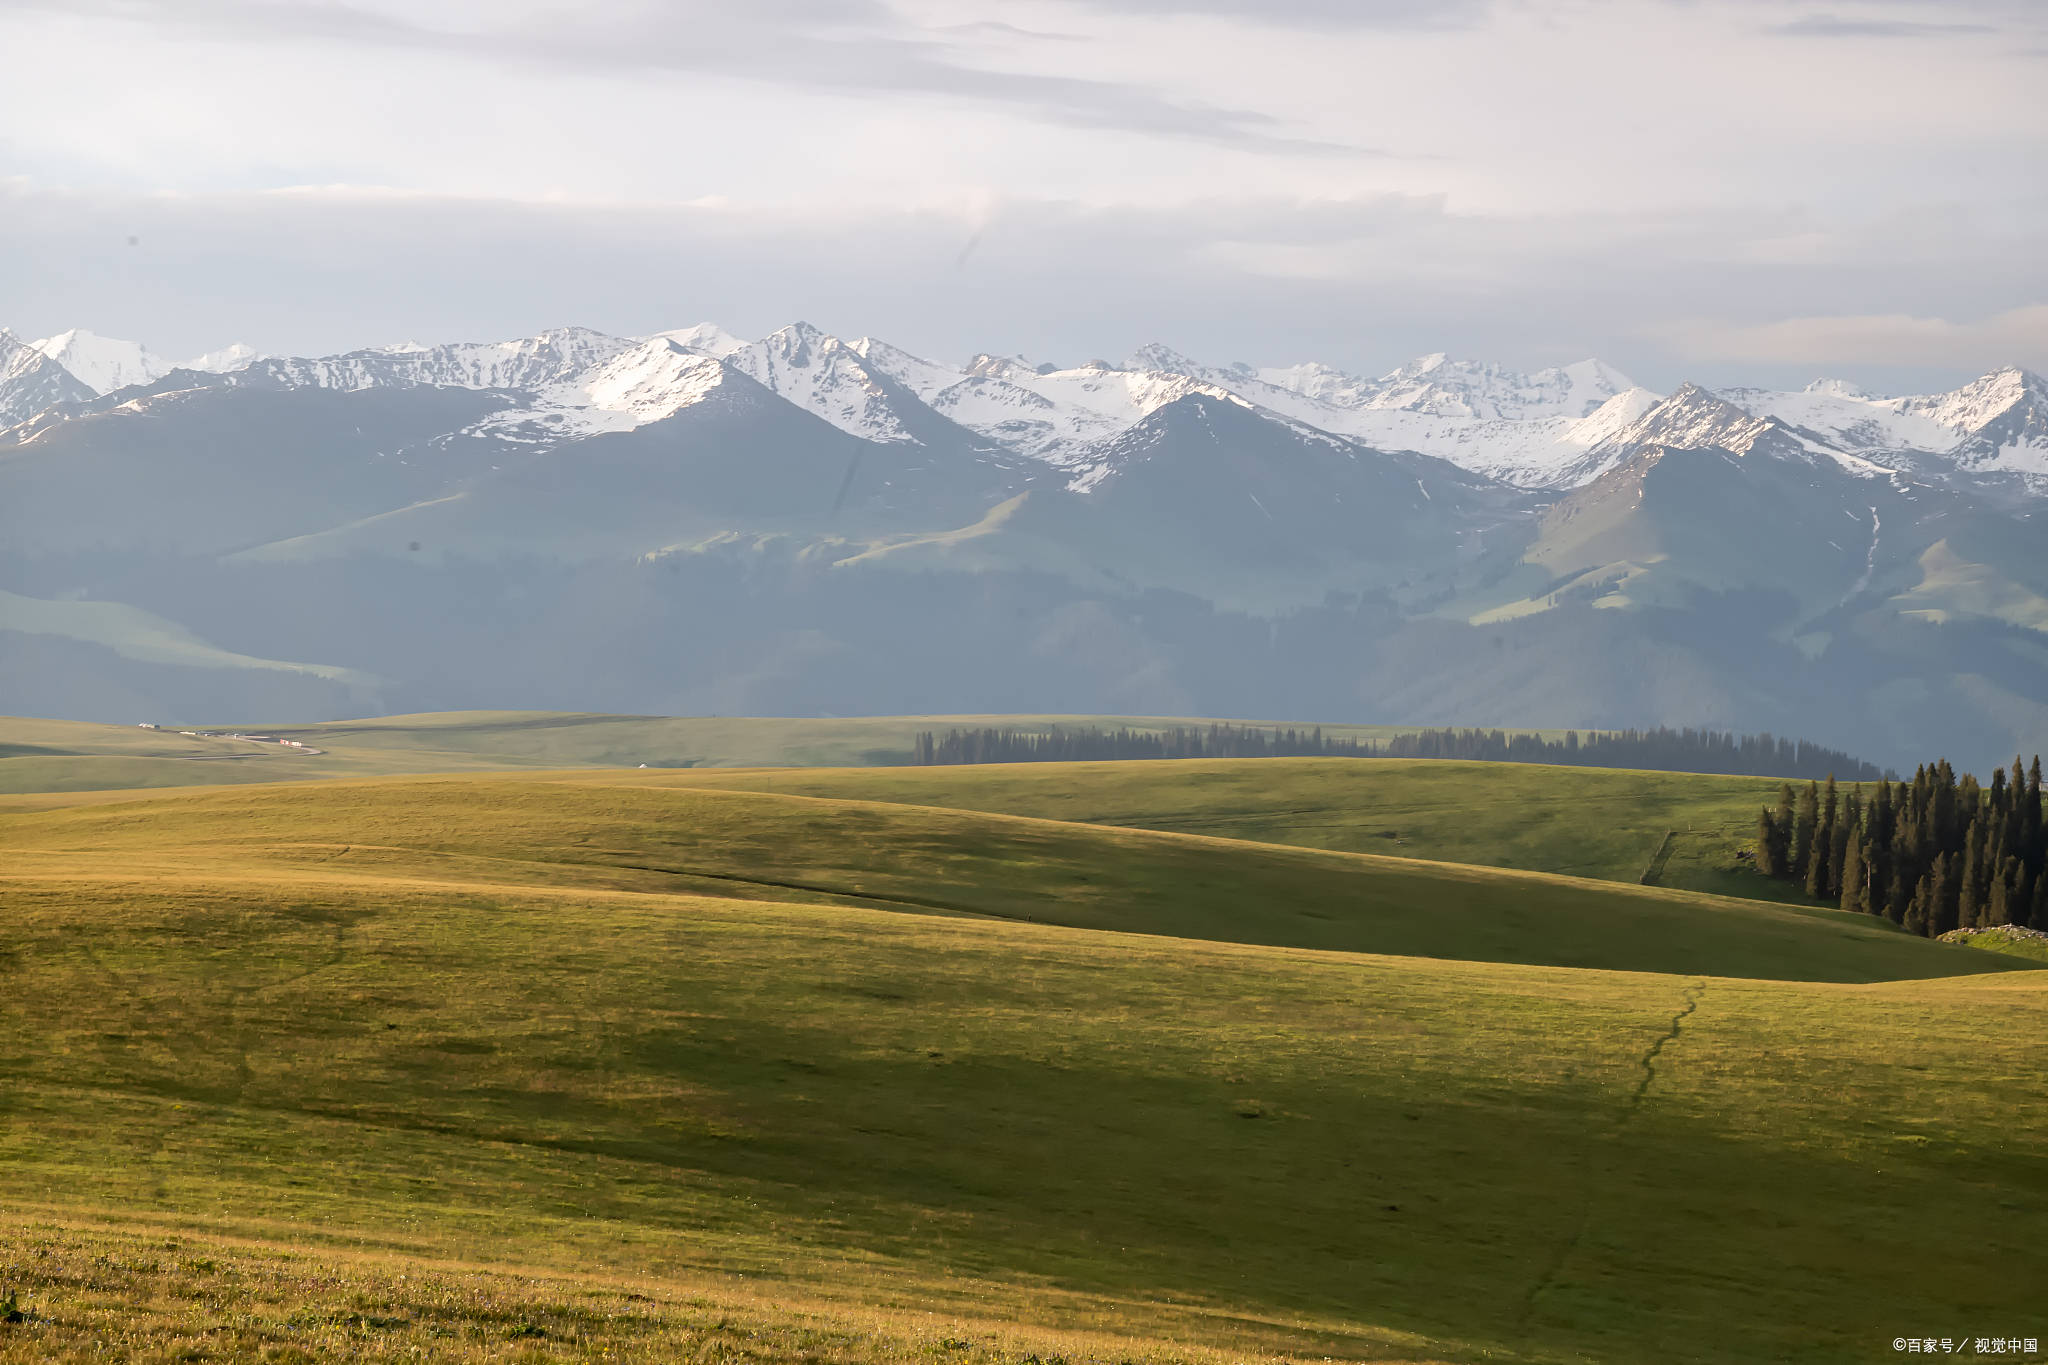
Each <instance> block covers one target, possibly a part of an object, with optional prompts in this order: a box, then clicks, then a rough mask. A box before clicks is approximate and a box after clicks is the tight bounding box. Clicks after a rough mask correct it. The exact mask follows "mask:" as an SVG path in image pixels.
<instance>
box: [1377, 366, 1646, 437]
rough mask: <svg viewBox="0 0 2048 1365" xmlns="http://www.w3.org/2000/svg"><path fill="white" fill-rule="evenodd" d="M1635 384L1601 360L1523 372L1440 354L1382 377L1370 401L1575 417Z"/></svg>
mask: <svg viewBox="0 0 2048 1365" xmlns="http://www.w3.org/2000/svg"><path fill="white" fill-rule="evenodd" d="M1634 387H1635V383H1634V381H1632V380H1631V379H1629V377H1628V376H1627V375H1625V374H1622V373H1621V372H1620V371H1619V370H1617V369H1615V368H1614V367H1613V366H1611V365H1608V364H1606V363H1605V362H1603V361H1598V360H1581V361H1578V362H1576V363H1574V364H1571V365H1564V366H1559V367H1555V368H1552V369H1547V370H1538V371H1536V372H1535V373H1534V374H1520V373H1517V372H1516V371H1514V370H1509V369H1506V368H1504V367H1502V366H1499V365H1495V364H1492V363H1490V362H1481V361H1472V360H1452V359H1450V358H1449V357H1447V356H1445V355H1443V354H1441V353H1437V354H1433V355H1426V356H1423V357H1421V358H1420V359H1417V360H1411V361H1409V362H1408V363H1407V364H1406V365H1403V366H1401V367H1400V368H1399V369H1397V370H1394V371H1392V372H1391V373H1389V374H1387V375H1385V376H1384V377H1382V378H1381V380H1380V383H1379V386H1378V391H1377V392H1376V393H1374V394H1373V395H1372V397H1371V398H1370V399H1369V400H1368V406H1371V407H1375V408H1390V409H1398V410H1400V411H1404V412H1419V413H1427V414H1430V415H1432V416H1438V417H1469V418H1481V419H1487V418H1490V419H1498V420H1506V421H1529V420H1532V419H1536V418H1541V417H1568V418H1574V419H1576V418H1580V417H1586V416H1589V415H1591V414H1592V412H1593V411H1594V410H1595V409H1597V408H1598V407H1600V405H1601V404H1603V403H1605V402H1606V401H1607V400H1608V399H1610V398H1612V397H1614V396H1615V395H1616V394H1618V393H1624V392H1626V391H1627V390H1629V389H1632V388H1634Z"/></svg>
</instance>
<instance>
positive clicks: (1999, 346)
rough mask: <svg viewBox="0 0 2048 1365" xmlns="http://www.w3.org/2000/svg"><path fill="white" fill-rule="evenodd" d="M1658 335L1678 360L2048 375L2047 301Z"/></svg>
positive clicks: (1706, 324) (1678, 328)
mask: <svg viewBox="0 0 2048 1365" xmlns="http://www.w3.org/2000/svg"><path fill="white" fill-rule="evenodd" d="M1659 330H1660V331H1661V332H1662V333H1663V335H1664V336H1665V337H1666V338H1667V339H1668V340H1670V341H1671V342H1672V343H1674V344H1675V345H1676V346H1677V347H1678V349H1679V350H1680V351H1681V352H1682V353H1683V354H1685V355H1687V356H1690V357H1692V358H1694V359H1697V360H1705V361H1727V360H1739V361H1743V362H1745V363H1764V364H1777V365H1801V366H1818V367H1827V366H1836V365H1878V366H1885V367H1904V366H1926V367H1931V368H1943V369H1961V370H1977V371H1981V370H1989V369H1993V368H1995V367H1997V366H2000V365H2013V364H2018V365H2025V366H2028V367H2029V368H2033V369H2048V303H2037V304H2028V305H2026V306H2024V307H2020V308H2013V309H2010V310H2008V311H2006V312H2003V313H1998V314H1994V315H1992V316H1990V317H1986V318H1982V319H1979V320H1978V321H1975V322H1952V321H1950V320H1948V319H1947V318H1939V317H1918V316H1914V315H1912V314H1908V313H1882V314H1866V315H1863V316H1854V317H1849V316H1843V317H1799V318H1783V319H1780V320H1778V321H1775V322H1766V323H1758V324H1747V325H1744V324H1731V323H1725V322H1712V321H1698V320H1695V321H1688V322H1682V323H1678V324H1675V325H1672V326H1670V327H1668V328H1664V329H1659Z"/></svg>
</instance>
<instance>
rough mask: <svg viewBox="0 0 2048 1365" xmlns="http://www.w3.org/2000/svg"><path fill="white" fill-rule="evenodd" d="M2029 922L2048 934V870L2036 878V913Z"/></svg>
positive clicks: (2033, 926) (2030, 925)
mask: <svg viewBox="0 0 2048 1365" xmlns="http://www.w3.org/2000/svg"><path fill="white" fill-rule="evenodd" d="M2027 924H2028V926H2029V927H2031V928H2035V929H2039V930H2040V931H2041V932H2042V933H2044V934H2048V872H2043V873H2042V874H2041V875H2040V876H2038V877H2036V878H2034V914H2033V917H2032V918H2031V919H2029V920H2028V921H2027Z"/></svg>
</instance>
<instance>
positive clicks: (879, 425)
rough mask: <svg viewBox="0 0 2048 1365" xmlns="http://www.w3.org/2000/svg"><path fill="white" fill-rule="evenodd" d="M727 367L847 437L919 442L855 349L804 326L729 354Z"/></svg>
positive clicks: (890, 395)
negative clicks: (828, 424) (819, 418)
mask: <svg viewBox="0 0 2048 1365" xmlns="http://www.w3.org/2000/svg"><path fill="white" fill-rule="evenodd" d="M726 363H727V364H729V365H731V366H732V367H733V368H734V369H736V370H738V371H739V372H740V373H741V374H744V375H746V376H747V377H748V378H749V379H752V380H754V381H756V382H757V383H759V384H760V385H762V387H764V388H766V389H768V390H769V391H770V392H772V393H774V394H777V395H779V396H780V397H782V398H784V399H787V400H788V401H789V402H791V403H794V404H796V405H797V406H798V407H800V408H803V409H804V410H806V411H808V412H810V413H813V414H815V415H816V416H819V417H822V418H824V419H825V420H826V421H828V422H830V423H831V424H832V425H833V426H835V427H838V428H839V429H840V430H841V431H844V432H846V433H848V434H849V435H853V436H858V437H860V438H861V439H862V440H866V441H877V442H880V443H882V444H885V445H916V444H921V443H920V442H919V441H918V439H917V438H916V437H915V436H914V435H912V434H911V431H910V428H909V427H908V426H906V425H905V421H904V414H903V413H901V412H899V411H898V405H897V403H896V401H895V397H896V395H895V393H892V392H891V389H892V388H893V387H894V386H892V385H890V384H887V383H885V382H884V381H883V379H882V378H881V377H880V376H879V374H878V372H877V371H876V370H873V369H871V368H870V367H869V366H868V363H867V361H866V359H865V358H864V357H863V356H862V355H861V354H860V353H859V352H858V351H856V350H854V349H853V348H852V347H851V346H848V345H847V344H846V343H845V342H843V341H841V340H840V339H839V338H837V337H835V336H832V335H830V334H828V333H826V332H822V331H820V330H819V329H818V328H816V327H813V326H812V325H811V324H810V323H808V322H793V323H791V324H790V325H789V326H787V327H783V328H781V329H779V330H777V331H774V332H771V333H769V334H768V335H767V336H765V337H762V338H761V339H760V340H759V341H756V342H754V343H752V344H751V345H747V346H743V347H741V348H740V349H739V350H737V351H734V352H733V353H732V354H731V355H729V356H727V357H726ZM898 392H900V390H898ZM913 420H914V419H913Z"/></svg>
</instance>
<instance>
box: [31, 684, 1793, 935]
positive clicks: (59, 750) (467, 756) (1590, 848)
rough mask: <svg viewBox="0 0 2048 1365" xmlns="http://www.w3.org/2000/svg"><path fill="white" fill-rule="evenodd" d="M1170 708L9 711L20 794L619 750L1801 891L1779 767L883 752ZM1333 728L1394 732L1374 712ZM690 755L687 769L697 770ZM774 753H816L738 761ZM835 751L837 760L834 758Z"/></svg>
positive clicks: (578, 763) (1404, 853)
mask: <svg viewBox="0 0 2048 1365" xmlns="http://www.w3.org/2000/svg"><path fill="white" fill-rule="evenodd" d="M1054 720H1067V721H1084V722H1087V723H1104V724H1130V725H1133V726H1136V727H1139V728H1144V727H1148V726H1165V725H1171V724H1178V723H1183V722H1179V721H1176V720H1174V719H1173V718H1171V717H1079V718H1076V717H1043V716H1038V717H1032V716H996V717H937V718H921V717H889V718H870V719H847V720H753V719H744V718H719V717H708V718H693V719H669V718H662V717H633V716H606V715H591V716H578V715H564V714H559V713H550V712H473V713H447V714H436V715H426V716H397V717H387V718H384V719H380V720H374V721H342V722H335V723H332V724H327V725H318V726H284V727H259V728H258V732H259V733H262V734H268V735H276V736H281V737H286V738H293V739H298V740H301V741H303V742H304V743H307V744H310V745H313V746H315V747H317V748H319V749H321V750H322V751H323V752H322V753H321V754H320V755H319V756H317V757H305V756H302V755H300V754H298V753H297V752H295V751H293V750H290V749H287V748H282V747H280V746H277V745H264V744H252V743H248V742H244V741H236V740H230V739H225V738H216V739H192V738H186V737H183V736H180V735H178V734H176V733H174V732H163V731H150V730H141V729H137V728H136V727H134V726H92V725H83V724H79V723H75V722H67V721H24V720H6V719H0V794H6V793H10V792H13V793H29V792H85V791H95V790H105V789H135V788H148V787H168V786H184V785H196V784H201V783H210V784H222V785H229V784H240V783H254V782H275V781H291V780H304V779H307V778H309V777H339V778H354V777H368V776H373V775H379V774H410V773H436V772H482V771H513V772H538V771H544V770H549V769H560V768H569V767H590V766H607V765H609V766H618V767H622V768H633V769H635V770H636V771H637V770H638V765H640V764H643V763H646V764H650V765H652V766H650V767H649V768H648V769H647V770H646V772H647V773H648V775H649V776H650V778H651V779H652V780H654V781H656V782H676V783H682V784H687V785H695V786H701V787H707V788H714V787H715V788H726V789H736V790H755V791H773V792H785V793H791V794H798V795H812V796H828V797H845V798H849V799H855V800H867V801H893V802H899V803H904V804H910V805H924V806H950V807H958V808H962V809H970V810H983V811H992V812H999V813H1006V814H1016V815H1031V816H1039V817H1043V818H1046V819H1055V820H1067V821H1088V822H1093V823H1101V824H1111V825H1124V826H1131V827H1135V828H1142V829H1158V830H1169V831H1180V832H1186V833H1197V834H1212V835H1217V836H1221V837H1225V838H1233V839H1248V840H1254V841H1259V842H1268V843H1281V844H1291V845H1299V846H1302V847H1308V848H1325V849H1335V850H1342V851H1348V852H1356V853H1385V854H1391V855H1394V856H1400V857H1415V858H1425V859H1431V860H1436V861H1442V862H1461V863H1476V864H1482V865H1486V866H1492V867H1509V868H1518V869H1524V870H1529V871H1538V872H1556V873H1561V874H1564V875H1567V876H1576V877H1592V878H1597V879H1600V880H1611V881H1626V882H1634V881H1636V880H1638V879H1639V878H1640V877H1641V876H1642V875H1643V874H1644V872H1645V870H1646V869H1647V868H1649V866H1650V864H1651V862H1652V860H1653V859H1654V858H1655V856H1656V854H1657V851H1658V849H1659V848H1660V846H1662V845H1663V844H1664V841H1665V840H1666V838H1667V836H1668V837H1669V839H1670V841H1671V842H1670V849H1669V852H1668V855H1667V857H1666V858H1665V860H1664V861H1663V862H1662V863H1661V864H1660V865H1659V867H1658V869H1657V872H1656V881H1657V884H1659V885H1662V886H1668V887H1675V888H1679V889H1683V890H1695V891H1709V892H1715V893H1718V894H1723V895H1733V896H1742V897H1746V898H1752V899H1764V900H1778V901H1782V902H1788V903H1802V902H1803V901H1804V896H1803V895H1802V894H1801V892H1800V891H1799V890H1798V889H1797V888H1795V887H1793V886H1792V885H1791V884H1790V883H1783V882H1774V881H1770V880H1768V879H1766V878H1762V877H1759V876H1757V875H1756V874H1755V872H1754V871H1753V869H1751V868H1750V867H1749V866H1748V865H1747V864H1745V863H1744V862H1743V861H1742V860H1741V859H1740V858H1738V857H1737V853H1738V852H1739V851H1742V850H1745V849H1747V848H1748V847H1749V845H1750V843H1751V841H1752V840H1753V838H1754V835H1755V821H1756V811H1757V808H1758V807H1759V806H1761V805H1764V804H1766V803H1768V802H1771V801H1773V800H1775V797H1776V793H1777V790H1778V782H1777V781H1776V780H1775V779H1764V778H1743V777H1711V776H1701V775H1696V774H1685V773H1654V772H1630V771H1625V770H1619V771H1618V770H1610V769H1598V768H1551V767H1542V766H1536V765H1524V764H1497V763H1496V764H1472V763H1445V762H1434V761H1430V762H1423V761H1414V760H1402V759H1381V760H1372V761H1369V762H1361V761H1358V760H1351V759H1272V760H1262V761H1260V762H1259V763H1257V764H1251V765H1247V764H1244V763H1241V762H1236V761H1227V760H1226V761H1211V762H1204V761H1194V762H1169V763H1121V764H1119V763H1099V764H1011V765H998V766H991V767H986V768H979V769H974V770H972V771H971V772H967V771H960V770H933V769H916V768H902V769H894V770H884V769H882V768H876V767H872V766H867V765H872V764H876V763H887V762H889V761H892V760H895V759H898V758H900V757H901V756H902V755H903V754H904V753H905V752H907V751H908V749H909V746H910V742H911V738H912V736H913V735H914V734H915V733H916V731H917V730H919V729H922V728H928V727H931V726H939V727H941V728H943V727H945V726H947V725H951V724H955V723H959V724H979V723H988V724H1019V725H1023V724H1034V723H1046V722H1050V721H1054ZM1325 729H1326V731H1328V732H1330V733H1345V734H1350V733H1356V734H1359V735H1367V736H1380V737H1384V736H1385V735H1388V734H1393V733H1397V731H1395V730H1392V729H1374V728H1372V727H1352V728H1351V729H1349V730H1346V729H1344V728H1343V727H1325ZM683 765H688V766H683ZM763 765H767V766H768V767H771V768H773V767H781V768H796V769H801V770H802V771H784V772H775V771H754V770H749V771H734V769H736V768H739V769H758V768H761V767H762V766H763ZM833 765H837V766H836V767H835V766H833Z"/></svg>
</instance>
